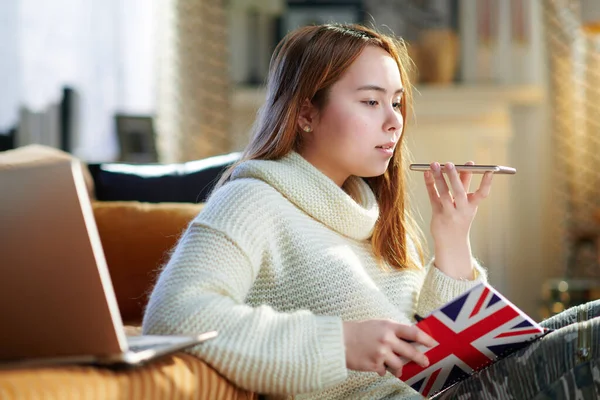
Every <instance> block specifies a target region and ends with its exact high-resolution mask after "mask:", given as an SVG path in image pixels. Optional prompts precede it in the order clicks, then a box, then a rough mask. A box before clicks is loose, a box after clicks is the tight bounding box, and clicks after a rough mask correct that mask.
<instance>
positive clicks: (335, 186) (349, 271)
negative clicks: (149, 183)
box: [144, 25, 492, 399]
mask: <svg viewBox="0 0 600 400" xmlns="http://www.w3.org/2000/svg"><path fill="white" fill-rule="evenodd" d="M409 65H410V61H409V59H408V56H407V53H406V49H405V47H404V46H403V45H402V43H400V42H398V41H396V40H394V39H393V38H391V37H387V36H384V35H381V34H379V33H377V32H374V31H373V30H370V29H367V28H365V27H361V26H356V25H348V26H346V25H344V26H340V25H322V26H310V27H304V28H300V29H298V30H296V31H294V32H292V33H290V34H289V35H287V36H286V38H284V39H283V41H282V42H281V43H280V44H279V45H278V47H277V49H276V50H275V53H274V55H273V58H272V61H271V67H270V74H269V80H268V85H267V97H266V102H265V105H264V106H263V108H262V110H261V112H260V115H259V117H258V119H257V123H256V125H255V132H254V135H253V138H252V139H251V142H250V144H249V145H248V147H247V149H246V151H245V152H244V155H243V157H242V160H241V162H240V163H238V164H237V165H235V166H234V167H232V168H231V169H230V170H229V171H228V172H227V173H226V174H225V175H224V176H223V178H222V180H221V182H220V183H219V185H218V187H217V189H216V190H215V191H214V192H213V194H212V195H211V197H210V199H209V201H208V202H207V203H206V205H205V208H204V209H203V211H202V212H201V213H200V215H198V217H197V218H196V219H195V220H194V221H193V222H192V223H191V224H190V226H189V227H188V229H187V230H186V232H185V233H184V234H183V235H182V238H181V240H180V242H179V243H178V245H177V247H176V248H175V249H174V251H173V254H172V256H171V259H170V261H169V262H168V264H167V265H166V267H165V268H164V270H163V271H162V272H161V275H160V277H159V279H158V282H157V284H156V287H155V288H154V291H153V293H152V295H151V298H150V301H149V304H148V307H147V310H146V314H145V318H144V331H145V332H146V333H154V334H175V333H193V332H203V331H207V330H212V329H216V330H218V331H219V336H218V338H216V339H214V340H212V341H210V342H207V343H205V344H203V345H201V346H197V347H196V348H194V349H192V350H190V351H191V352H192V353H193V354H196V355H197V356H199V357H201V358H202V359H203V360H206V361H207V362H209V363H210V364H211V365H212V366H214V368H216V369H217V370H218V371H220V372H221V373H222V374H223V375H224V376H226V377H227V378H228V379H230V380H231V381H232V382H234V383H235V384H237V385H239V386H240V387H243V388H246V389H249V390H252V391H255V392H259V393H263V394H268V395H273V397H278V396H297V397H298V398H315V399H346V398H369V399H380V398H401V397H405V396H411V395H414V394H415V392H414V391H413V390H412V389H411V388H410V387H408V386H407V385H406V384H404V383H403V382H402V381H401V380H400V379H398V378H397V377H398V376H401V374H402V365H403V362H402V359H401V357H405V358H407V359H410V360H414V361H415V362H417V363H419V364H421V365H428V360H427V358H426V357H425V356H424V354H423V353H421V352H418V351H416V350H415V348H414V347H413V346H411V345H410V344H409V343H408V342H409V341H416V342H419V343H422V344H424V345H426V346H432V345H434V342H433V341H432V339H431V338H430V337H429V336H427V335H426V334H425V333H423V332H422V331H420V330H418V329H417V328H415V327H414V326H413V324H414V317H413V316H414V314H415V313H419V314H427V313H428V312H430V311H431V310H433V309H434V308H437V307H439V306H441V305H442V304H444V303H445V302H447V301H449V300H451V299H452V298H454V297H456V296H458V295H460V294H461V293H463V292H464V291H466V290H467V289H469V288H471V287H473V286H474V285H476V284H478V283H479V282H481V281H482V280H485V279H486V274H485V271H484V269H483V268H482V267H481V266H480V265H478V263H477V262H476V261H475V260H474V259H473V257H472V256H471V248H470V242H469V229H470V226H471V223H472V221H473V218H474V216H475V214H476V211H477V207H478V205H479V203H480V202H481V201H482V200H483V199H484V198H485V197H486V196H487V195H488V193H489V192H490V188H491V182H492V175H491V174H490V173H488V174H486V175H484V176H483V178H482V180H481V184H480V186H479V188H478V189H477V190H476V191H475V192H469V186H470V181H471V175H470V174H469V173H460V174H459V173H457V171H456V170H455V169H454V168H453V166H452V164H449V163H448V164H446V165H445V166H444V168H445V169H446V170H447V173H445V175H446V176H447V180H448V182H449V184H447V183H446V179H445V178H444V177H443V175H442V173H441V166H440V165H439V164H438V163H433V164H432V172H426V173H425V174H424V176H425V185H426V187H427V190H428V193H429V198H430V202H431V206H432V207H433V217H432V220H431V226H430V228H431V232H432V236H433V239H434V241H435V246H434V249H433V250H434V258H433V260H432V261H431V262H429V263H428V264H427V265H423V259H422V258H423V256H422V252H421V250H420V245H419V241H418V237H417V235H416V225H415V224H414V223H413V222H412V220H411V219H410V217H409V215H408V212H407V207H406V204H405V192H406V188H405V179H404V178H405V177H404V174H405V168H404V163H405V154H404V149H403V143H404V134H403V133H404V126H405V121H406V117H407V115H408V114H409V109H410V108H409V107H410V99H411V96H410V94H411V87H410V83H409V82H408V79H407V66H409ZM479 398H480V397H479Z"/></svg>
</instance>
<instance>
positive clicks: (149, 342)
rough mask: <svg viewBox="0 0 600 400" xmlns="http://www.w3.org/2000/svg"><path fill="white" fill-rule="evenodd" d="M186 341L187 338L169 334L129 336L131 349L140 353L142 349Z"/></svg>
mask: <svg viewBox="0 0 600 400" xmlns="http://www.w3.org/2000/svg"><path fill="white" fill-rule="evenodd" d="M183 341H186V339H185V338H183V339H182V338H176V337H169V336H128V337H127V345H128V347H129V350H130V351H133V352H134V353H139V352H140V351H144V350H149V349H160V348H163V347H171V346H173V345H177V344H178V343H182V342H183Z"/></svg>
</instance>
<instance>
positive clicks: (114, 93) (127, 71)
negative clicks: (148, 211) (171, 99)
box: [0, 0, 156, 161]
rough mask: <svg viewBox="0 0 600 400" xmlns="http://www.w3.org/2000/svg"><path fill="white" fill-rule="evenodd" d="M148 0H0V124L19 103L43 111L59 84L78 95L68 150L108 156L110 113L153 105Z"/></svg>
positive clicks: (10, 122) (10, 121)
mask: <svg viewBox="0 0 600 400" xmlns="http://www.w3.org/2000/svg"><path fill="white" fill-rule="evenodd" d="M155 3H156V1H153V0H91V1H85V2H82V1H80V0H53V1H51V2H41V1H39V0H2V1H1V2H0V37H1V38H2V39H0V40H1V41H0V76H2V78H1V79H2V80H3V81H4V82H3V84H2V85H1V86H2V90H0V131H5V130H7V129H8V128H9V127H11V126H14V125H15V124H17V123H18V118H19V108H20V107H26V108H27V109H30V110H32V111H43V110H44V109H45V108H46V107H48V105H49V104H55V103H57V102H58V101H60V97H61V95H62V87H63V86H70V87H72V88H73V89H74V90H75V91H76V92H77V94H78V98H79V103H78V105H77V113H78V115H77V120H78V124H77V127H76V137H75V138H74V148H73V152H74V153H75V155H77V156H79V157H81V158H83V159H84V160H87V161H108V160H112V159H114V158H115V157H116V155H117V153H118V145H117V140H116V136H115V128H114V122H113V116H114V114H115V113H116V112H123V113H131V114H137V113H140V114H152V113H153V112H154V108H155V94H154V93H155V79H154V76H155V47H156V46H155V45H154V43H155V39H156V32H155V26H156V23H155V20H156V18H155V15H156V12H155V10H156V6H155Z"/></svg>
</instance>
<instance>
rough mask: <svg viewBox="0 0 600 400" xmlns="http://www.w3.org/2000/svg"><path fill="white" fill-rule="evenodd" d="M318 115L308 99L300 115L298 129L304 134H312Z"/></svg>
mask: <svg viewBox="0 0 600 400" xmlns="http://www.w3.org/2000/svg"><path fill="white" fill-rule="evenodd" d="M317 115H318V114H317V109H316V108H315V106H313V105H312V103H311V102H310V101H309V100H308V99H306V100H304V103H302V106H300V113H299V114H298V127H299V128H300V130H301V131H302V132H312V131H313V130H314V125H315V123H316V122H317Z"/></svg>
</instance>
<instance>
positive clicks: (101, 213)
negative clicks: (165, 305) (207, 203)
mask: <svg viewBox="0 0 600 400" xmlns="http://www.w3.org/2000/svg"><path fill="white" fill-rule="evenodd" d="M92 206H93V209H94V215H95V218H96V225H97V226H98V231H99V233H100V239H101V241H102V247H103V249H104V254H105V257H106V262H107V264H108V269H109V271H110V276H111V280H112V283H113V287H114V289H115V294H116V297H117V302H118V303H119V308H120V310H121V316H122V317H123V321H124V322H125V323H126V324H134V325H135V324H139V323H140V322H141V319H142V312H143V309H144V307H145V305H146V302H147V298H148V295H149V293H150V290H151V289H152V286H153V284H154V282H155V278H156V277H157V275H158V272H159V270H160V268H161V266H162V265H163V264H164V263H165V262H166V261H168V256H169V251H170V250H171V249H173V247H174V246H175V244H176V243H177V240H178V239H179V237H180V236H181V234H182V233H183V232H184V230H185V229H186V227H187V225H188V224H189V223H190V221H191V220H192V219H193V218H194V217H195V216H196V215H197V214H198V213H199V212H200V210H201V209H202V204H192V203H158V204H152V203H139V202H135V201H122V202H121V201H119V202H117V201H115V202H112V201H107V202H103V201H95V202H93V203H92Z"/></svg>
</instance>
